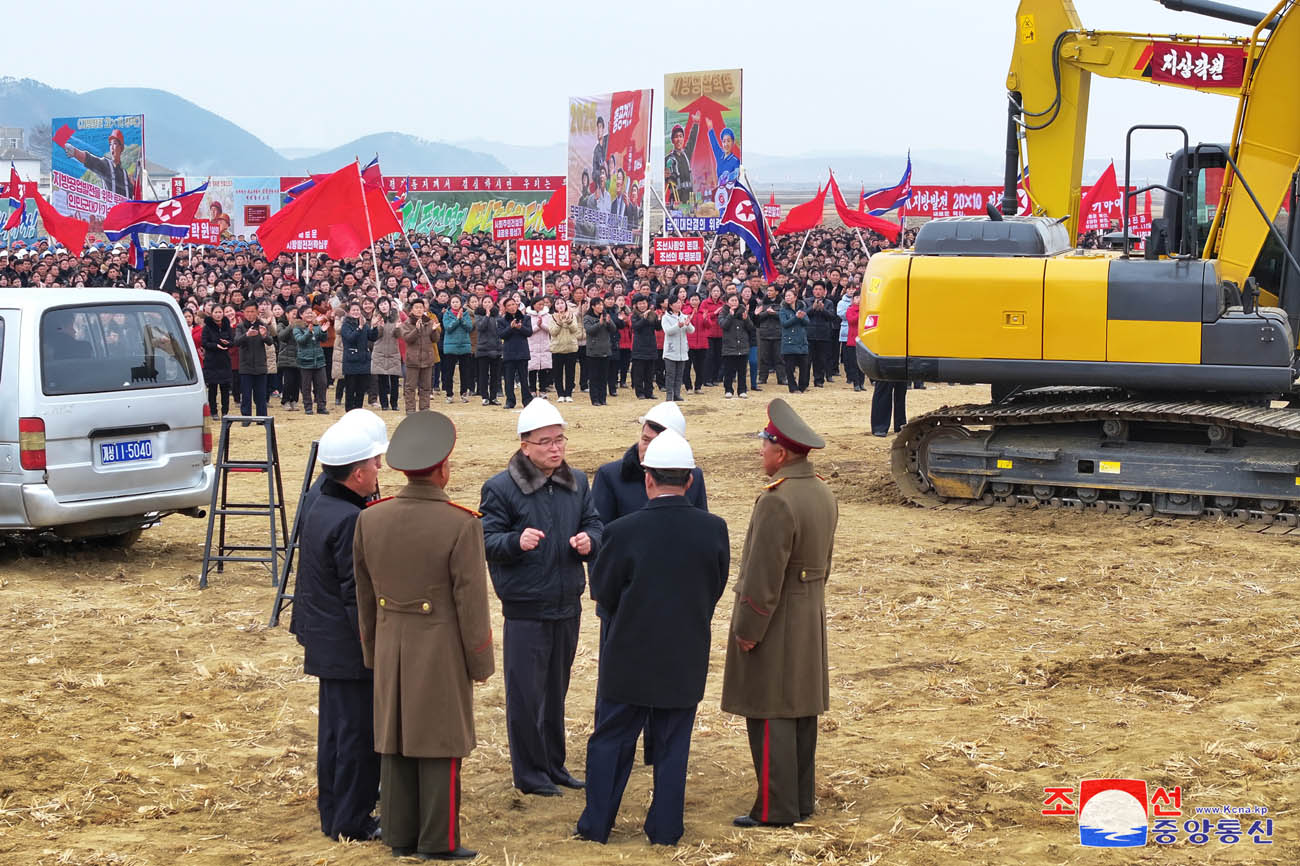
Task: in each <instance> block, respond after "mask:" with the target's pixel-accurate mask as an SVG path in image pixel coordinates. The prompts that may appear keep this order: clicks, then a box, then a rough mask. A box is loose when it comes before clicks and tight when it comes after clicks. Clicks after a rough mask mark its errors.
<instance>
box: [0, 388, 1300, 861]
mask: <svg viewBox="0 0 1300 866" xmlns="http://www.w3.org/2000/svg"><path fill="white" fill-rule="evenodd" d="M778 393H779V392H778V391H777V389H776V388H775V386H773V385H769V386H768V387H767V388H766V389H765V390H764V392H763V393H762V394H752V395H751V398H750V399H749V400H747V401H740V400H729V401H724V400H723V399H722V397H721V394H719V393H718V391H717V389H714V390H713V391H712V392H711V393H706V394H705V395H704V396H703V397H699V398H694V397H692V398H691V399H690V400H689V402H687V403H686V404H685V406H684V408H685V411H686V415H687V418H688V420H689V423H690V429H689V431H688V432H689V433H690V438H691V440H692V442H693V444H694V447H695V451H696V455H697V457H698V458H699V460H700V462H701V465H702V466H703V468H704V472H705V475H706V477H707V479H708V486H709V498H710V505H711V507H712V509H713V510H714V511H715V512H717V513H719V514H721V515H722V516H723V517H725V518H726V519H727V521H728V523H729V524H730V527H731V537H732V543H733V546H734V548H735V550H734V552H733V558H734V560H735V561H737V562H738V560H739V553H740V545H741V542H742V541H743V538H744V534H745V527H746V524H747V520H748V515H749V510H750V507H751V504H752V502H753V499H754V497H755V495H756V493H757V491H758V490H759V488H760V485H761V484H762V483H763V478H762V476H761V472H760V468H759V461H758V456H757V440H756V439H755V438H753V433H754V431H756V430H758V429H760V428H761V427H762V425H763V424H764V423H765V418H764V406H765V398H771V397H774V396H777V395H778ZM984 393H986V391H984V390H982V389H974V388H945V387H935V386H931V388H930V389H928V390H926V391H922V392H912V393H911V394H910V395H909V403H910V406H909V408H910V409H911V410H912V411H914V412H915V411H919V410H924V409H928V408H935V407H937V406H939V405H941V404H943V403H956V402H967V401H972V400H976V399H982V395H983V394H984ZM869 398H870V395H869V394H855V393H853V392H852V391H851V390H850V389H849V388H847V387H846V386H844V385H843V384H842V383H840V384H836V385H834V386H832V387H828V388H826V389H824V390H814V391H813V393H810V394H807V395H802V396H799V397H796V398H794V400H793V402H794V405H795V406H796V408H797V409H798V410H799V411H800V412H802V413H803V414H804V416H805V418H807V419H808V420H809V421H810V422H811V423H812V425H813V426H814V427H815V428H816V429H818V430H819V431H821V432H823V433H824V434H825V436H826V438H827V440H828V442H829V447H828V448H827V449H826V451H825V452H823V453H821V454H818V455H816V457H815V463H816V465H817V468H818V471H820V472H821V473H822V474H823V475H826V476H828V479H829V483H830V484H831V485H832V487H833V488H834V489H835V491H836V493H837V494H838V496H839V500H840V515H841V516H840V527H839V533H838V537H837V543H836V556H835V568H834V570H833V572H832V578H831V582H830V585H829V587H828V598H827V605H828V609H829V611H828V624H829V629H830V639H831V654H830V662H831V666H832V694H831V704H832V706H831V711H830V712H829V713H828V714H827V715H825V716H824V717H823V718H822V719H821V735H820V737H821V738H820V746H819V751H818V756H817V758H818V785H817V790H818V810H817V813H816V815H815V816H814V817H813V818H812V819H810V820H809V821H808V822H807V823H806V824H801V825H799V826H797V827H796V828H794V829H792V830H781V831H772V830H764V831H758V832H755V831H749V832H742V831H738V830H736V829H734V828H733V827H732V826H731V823H730V821H731V818H732V817H733V816H735V815H737V814H740V813H742V812H745V811H747V810H748V808H749V806H750V802H751V799H752V797H753V792H754V775H753V769H752V767H751V764H750V760H749V754H748V748H747V746H746V741H745V737H744V726H743V720H741V719H737V718H734V717H731V716H729V715H725V714H723V713H722V712H721V711H720V710H719V709H718V695H719V690H720V687H721V680H722V663H723V645H724V640H725V635H726V626H727V623H728V621H729V617H730V613H731V604H732V597H731V594H730V593H727V594H725V595H724V598H723V600H722V602H721V604H720V605H719V608H718V611H717V615H716V617H715V621H714V635H713V657H712V664H711V671H710V678H709V688H708V695H707V697H706V698H705V701H704V703H703V704H701V706H700V712H699V718H698V721H697V725H696V730H695V735H694V740H693V743H692V756H691V764H690V776H689V779H688V783H687V814H686V835H685V837H684V838H683V840H682V844H681V846H680V847H679V848H677V849H675V850H670V849H652V848H651V847H649V846H648V845H647V844H646V842H645V837H644V836H643V835H642V834H641V832H640V826H641V822H642V821H643V819H644V816H645V807H646V805H647V803H648V798H649V793H650V786H649V774H648V772H647V771H646V769H645V768H644V767H638V768H637V769H636V770H635V771H634V773H633V776H632V781H631V783H630V784H629V786H628V791H627V795H626V797H625V799H624V801H623V809H622V815H621V817H620V819H619V822H618V825H617V827H616V828H615V833H614V837H613V839H612V840H611V843H610V845H609V846H608V847H599V846H596V845H594V844H591V843H585V842H579V841H574V840H572V839H570V833H571V831H572V829H573V826H574V824H575V822H576V820H577V818H578V815H579V813H580V812H581V809H582V797H581V796H580V795H577V796H575V794H574V793H573V792H566V795H565V796H564V797H562V798H559V799H543V798H533V797H524V796H522V795H520V794H518V793H517V792H515V791H514V790H513V789H512V788H511V784H510V772H509V765H508V758H507V752H506V735H505V724H504V703H503V693H502V680H501V676H500V673H499V670H500V660H499V657H498V665H497V667H498V674H497V675H495V676H494V678H493V679H492V680H491V681H490V682H489V683H488V684H487V685H485V686H483V687H480V688H479V689H478V690H477V691H476V692H475V694H476V698H477V706H476V709H477V719H478V731H479V742H480V746H479V748H478V750H477V751H475V752H474V754H473V755H472V757H471V758H469V759H468V760H467V761H466V762H465V774H464V800H465V810H464V815H463V820H464V839H465V843H466V844H467V845H469V846H471V847H474V848H477V849H479V850H480V851H481V852H482V857H481V859H480V860H479V861H478V862H480V863H492V864H509V866H522V864H529V866H534V864H536V866H543V864H559V863H565V864H596V863H606V862H613V861H618V862H626V863H671V862H675V863H680V864H688V866H697V864H706V866H714V864H723V863H728V864H758V863H805V862H819V863H828V864H839V863H845V864H847V863H862V864H875V863H881V864H885V863H888V864H895V863H897V864H902V863H909V864H948V863H977V864H983V863H988V864H1021V863H1023V864H1030V863H1033V864H1061V863H1103V864H1112V863H1113V864H1119V863H1124V864H1129V863H1159V864H1172V863H1208V862H1239V863H1277V864H1281V863H1288V864H1289V863H1295V862H1297V860H1298V859H1300V846H1298V845H1297V844H1296V837H1297V834H1298V833H1300V815H1297V814H1296V812H1295V802H1296V799H1297V791H1298V790H1300V787H1298V786H1297V780H1298V779H1300V773H1298V772H1297V771H1298V770H1300V754H1298V752H1300V745H1298V743H1297V737H1298V736H1300V726H1298V725H1300V696H1298V695H1297V683H1298V682H1300V664H1298V663H1297V651H1298V650H1300V643H1298V642H1297V641H1300V638H1297V633H1298V632H1300V601H1298V599H1297V579H1296V573H1297V571H1300V547H1297V541H1296V539H1295V538H1294V537H1286V536H1273V535H1268V534H1260V533H1255V532H1250V531H1248V530H1243V529H1232V528H1228V527H1225V526H1220V525H1215V524H1212V523H1207V522H1200V521H1192V522H1175V521H1170V520H1163V519H1148V520H1145V521H1135V520H1125V519H1120V518H1114V517H1103V516H1076V515H1074V514H1072V513H1067V512H1036V511H1026V510H1004V509H1001V508H992V509H988V510H972V509H965V510H960V511H945V510H922V509H919V508H916V507H913V506H911V505H908V504H906V503H904V502H903V501H902V500H901V497H900V496H899V494H898V493H897V491H896V490H895V489H894V487H893V485H892V484H891V482H890V481H889V479H888V470H887V454H888V452H887V447H888V446H887V440H883V439H875V438H873V437H871V436H870V435H864V431H865V430H866V429H867V423H866V417H867V412H868V406H869ZM648 405H649V404H647V403H645V402H638V401H636V400H635V399H633V398H632V397H631V396H630V394H629V393H628V392H622V394H621V395H620V396H619V397H618V398H617V399H615V400H613V401H611V403H610V405H609V406H608V407H607V408H604V409H599V408H592V407H591V406H589V405H587V404H586V403H585V398H584V397H583V396H582V395H579V396H578V398H577V402H575V403H574V404H572V405H565V406H562V407H560V408H561V409H562V410H563V412H564V414H565V416H566V417H567V418H568V419H569V421H570V425H571V430H570V436H571V442H570V448H569V456H570V461H571V462H572V463H573V465H575V466H577V467H579V468H581V469H583V470H585V471H587V472H588V473H590V472H592V471H594V470H595V468H596V467H597V466H598V465H599V464H601V463H603V462H605V461H608V460H613V459H615V458H617V457H618V456H619V455H620V454H621V453H622V451H623V449H624V448H625V447H626V446H627V445H628V444H630V443H631V441H632V440H633V438H634V436H635V435H636V432H637V422H636V420H635V419H636V417H637V415H638V414H639V413H640V412H641V411H644V410H645V409H646V408H647V406H648ZM436 408H439V409H443V408H446V409H449V410H450V414H451V415H452V417H453V418H454V420H455V421H456V423H457V425H458V427H459V429H460V444H459V446H458V448H457V450H456V453H455V455H454V464H453V466H454V471H453V479H452V490H451V493H452V496H453V498H455V499H457V500H459V501H461V502H464V503H467V504H470V505H474V504H476V503H477V499H478V488H479V485H480V484H481V483H482V482H483V481H484V480H485V479H486V478H487V477H488V476H489V475H490V474H491V473H493V472H496V471H498V470H499V469H501V468H502V467H504V465H505V462H506V460H507V458H508V457H509V455H510V453H511V452H512V450H513V448H514V445H513V440H514V438H515V437H514V435H513V434H514V424H515V414H514V413H512V412H508V411H505V410H502V409H488V408H484V407H482V406H480V405H479V404H478V403H477V402H473V403H470V404H459V403H457V404H456V405H454V406H451V407H445V406H443V405H437V406H436ZM337 417H338V414H337V413H336V414H335V415H334V416H332V418H331V419H323V418H319V417H304V416H303V415H302V414H301V413H297V414H292V413H290V414H283V413H282V414H280V415H278V417H277V423H278V424H279V428H278V430H279V436H280V443H281V457H282V461H283V467H284V482H285V486H286V491H287V492H288V494H289V497H290V499H291V500H293V501H294V502H296V497H297V492H298V490H299V486H300V484H301V477H302V472H303V468H304V465H303V464H304V462H305V458H306V454H307V448H308V445H309V443H310V441H311V440H312V438H313V437H315V436H317V435H319V433H320V432H321V431H322V430H323V429H324V428H325V426H326V424H327V422H328V420H333V419H336V418H337ZM387 418H388V421H389V425H390V429H391V428H392V427H393V426H395V425H396V423H397V421H398V417H397V415H396V414H394V413H388V415H387ZM240 483H248V484H251V483H252V481H251V480H248V479H243V480H241V482H240ZM381 483H382V484H383V486H384V488H385V490H387V491H390V492H391V491H393V490H395V489H396V487H397V486H399V484H400V477H399V476H397V475H396V474H395V473H392V472H390V471H386V472H385V473H384V476H383V477H382V479H381ZM290 517H292V512H291V513H290ZM259 530H260V526H252V525H249V526H248V527H246V528H241V532H243V533H244V534H246V535H248V536H249V537H258V536H257V532H258V531H259ZM203 537H204V521H200V520H192V519H188V518H183V517H172V518H168V519H167V520H166V521H165V522H164V524H163V525H162V526H161V527H159V528H155V529H152V530H150V531H148V532H146V533H145V536H144V538H143V539H142V540H141V541H140V543H139V544H138V545H137V546H136V547H135V548H134V549H133V550H131V551H130V552H128V553H121V552H117V551H110V550H104V549H100V548H92V547H87V546H71V545H69V546H60V547H54V548H47V549H44V550H30V549H29V550H26V551H19V550H15V549H13V548H12V547H10V548H5V549H0V610H2V611H3V616H4V619H5V622H4V633H3V635H4V636H3V641H4V653H3V655H0V677H2V680H0V862H3V863H5V864H51V866H52V864H85V866H90V864H95V866H110V864H111V866H143V864H150V866H152V864H157V866H164V864H165V866H171V864H176V863H185V864H190V863H194V864H212V866H216V864H223V866H224V864H246V863H266V864H321V866H326V864H328V866H354V864H367V863H384V862H392V861H391V860H390V855H389V851H388V849H387V848H386V847H384V846H382V845H378V844H337V843H333V842H330V841H328V840H327V839H325V838H324V837H323V836H322V835H321V833H320V832H319V829H318V828H319V825H318V822H317V816H316V812H315V805H314V798H315V763H314V760H315V758H314V756H315V732H316V721H317V717H316V683H315V681H314V680H313V679H311V678H308V677H305V676H304V675H303V673H302V652H301V649H300V648H299V646H298V645H297V644H296V643H295V641H294V639H293V637H292V636H291V635H290V634H289V633H288V631H287V629H286V628H285V627H284V626H283V625H282V626H281V627H279V628H275V629H268V628H267V627H266V620H267V616H268V613H269V610H270V605H271V601H272V598H273V590H272V588H271V586H270V583H269V580H268V577H267V575H266V574H265V572H263V571H260V570H258V569H257V568H255V567H237V568H233V569H231V570H229V571H227V572H226V573H225V574H223V575H219V576H216V577H214V579H213V582H212V585H211V587H210V588H209V589H207V590H206V591H204V592H200V591H199V590H198V588H197V575H198V571H199V562H200V557H201V554H202V550H201V548H202V544H203ZM262 537H263V538H264V536H262ZM494 604H495V603H494ZM495 617H496V619H497V623H496V626H495V632H496V634H498V635H499V634H500V633H501V630H500V623H499V618H500V612H499V609H496V612H495ZM595 647H596V621H595V617H594V615H593V614H592V612H591V609H590V607H589V606H588V608H587V610H586V611H585V612H584V620H583V625H582V638H581V645H580V647H579V650H578V658H577V662H576V664H575V668H574V672H573V686H572V689H571V691H570V693H569V702H568V720H569V721H568V728H569V730H568V743H569V753H570V757H569V766H570V767H571V768H572V769H573V770H574V772H575V773H578V774H581V773H582V768H583V761H584V752H585V744H586V739H587V736H588V735H589V734H590V732H591V715H592V705H593V696H594V686H595V675H596V664H595V662H596V658H595ZM497 651H498V653H499V652H500V648H499V646H498V650H497ZM1105 777H1125V778H1137V779H1145V780H1146V781H1147V782H1148V783H1149V784H1150V785H1151V786H1153V788H1154V786H1156V785H1164V786H1169V787H1172V786H1174V785H1181V786H1182V791H1183V800H1182V811H1183V818H1184V819H1190V818H1192V817H1193V814H1192V812H1193V809H1194V808H1195V807H1198V806H1217V805H1225V804H1228V805H1237V806H1258V805H1262V806H1267V807H1268V808H1269V810H1270V816H1271V817H1272V818H1273V819H1274V835H1273V844H1272V845H1271V846H1268V845H1256V844H1252V843H1251V840H1250V838H1249V837H1245V838H1243V840H1242V841H1240V842H1238V843H1236V844H1232V845H1229V844H1224V843H1222V842H1219V841H1217V840H1216V839H1214V838H1211V840H1210V842H1209V843H1208V844H1206V845H1203V846H1196V845H1192V844H1190V843H1188V842H1187V841H1185V834H1182V833H1180V840H1179V842H1178V843H1176V844H1175V845H1173V846H1169V847H1164V846H1156V845H1155V844H1154V843H1149V844H1148V845H1147V847H1145V848H1139V849H1130V850H1128V851H1123V850H1121V851H1118V852H1103V851H1095V850H1093V849H1085V848H1081V847H1080V846H1079V844H1078V824H1077V820H1076V819H1073V818H1056V817H1044V816H1042V815H1040V814H1039V812H1040V810H1041V809H1042V808H1043V807H1042V801H1043V796H1044V795H1043V790H1042V789H1043V788H1044V787H1045V786H1057V785H1060V786H1073V787H1076V788H1077V786H1078V782H1079V780H1080V779H1081V778H1105Z"/></svg>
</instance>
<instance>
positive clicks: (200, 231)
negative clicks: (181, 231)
mask: <svg viewBox="0 0 1300 866" xmlns="http://www.w3.org/2000/svg"><path fill="white" fill-rule="evenodd" d="M185 241H186V242H187V243H191V244H209V245H211V246H216V245H217V244H219V243H221V223H215V222H213V221H212V220H208V219H199V220H191V221H190V233H189V234H188V235H187V236H186V237H185Z"/></svg>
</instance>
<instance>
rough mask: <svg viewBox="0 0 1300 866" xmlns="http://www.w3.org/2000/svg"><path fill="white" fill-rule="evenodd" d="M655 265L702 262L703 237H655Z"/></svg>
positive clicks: (700, 263) (695, 263)
mask: <svg viewBox="0 0 1300 866" xmlns="http://www.w3.org/2000/svg"><path fill="white" fill-rule="evenodd" d="M654 242H655V260H654V261H655V266H656V267H658V266H661V265H702V264H704V238H655V239H654Z"/></svg>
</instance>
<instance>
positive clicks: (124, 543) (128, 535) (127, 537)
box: [99, 528, 144, 550]
mask: <svg viewBox="0 0 1300 866" xmlns="http://www.w3.org/2000/svg"><path fill="white" fill-rule="evenodd" d="M143 534H144V529H142V528H137V529H132V530H131V531H130V532H123V533H120V534H118V535H105V536H103V537H101V538H100V539H99V543H100V544H102V545H104V546H105V547H111V548H115V549H117V550H128V549H130V548H131V547H132V546H134V544H135V543H136V542H137V541H139V540H140V536H141V535H143Z"/></svg>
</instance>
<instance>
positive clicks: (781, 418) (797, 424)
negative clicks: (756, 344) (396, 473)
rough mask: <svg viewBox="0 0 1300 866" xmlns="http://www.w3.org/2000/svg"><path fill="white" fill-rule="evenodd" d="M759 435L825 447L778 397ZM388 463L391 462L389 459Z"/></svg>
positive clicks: (801, 447) (790, 447)
mask: <svg viewBox="0 0 1300 866" xmlns="http://www.w3.org/2000/svg"><path fill="white" fill-rule="evenodd" d="M759 435H760V436H762V437H763V438H764V439H766V440H768V441H769V442H774V443H776V444H777V445H780V446H781V447H782V448H784V449H785V450H787V451H793V452H794V453H796V454H807V453H808V452H809V451H811V450H812V449H813V448H825V447H826V440H825V439H823V438H822V437H820V436H818V435H817V433H816V431H814V430H813V428H811V427H809V426H808V424H807V422H805V421H804V420H803V419H802V418H800V417H799V415H798V414H797V413H796V412H795V411H794V410H793V409H791V408H790V404H789V403H787V402H785V401H784V400H782V399H781V398H780V397H777V398H776V399H775V400H773V401H772V402H771V403H768V404H767V427H766V428H764V430H763V432H762V433H760V434H759ZM389 453H390V454H391V453H392V452H391V451H390V452H389ZM389 462H390V463H391V462H392V459H391V457H390V459H389Z"/></svg>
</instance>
